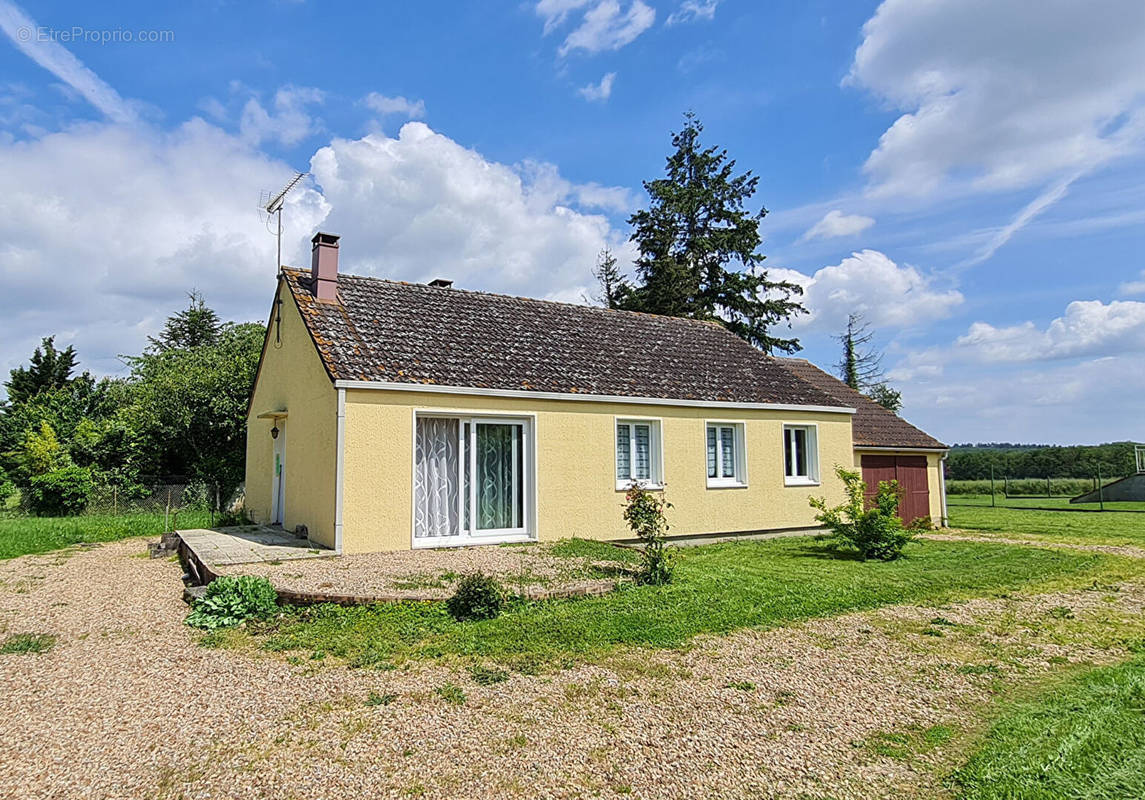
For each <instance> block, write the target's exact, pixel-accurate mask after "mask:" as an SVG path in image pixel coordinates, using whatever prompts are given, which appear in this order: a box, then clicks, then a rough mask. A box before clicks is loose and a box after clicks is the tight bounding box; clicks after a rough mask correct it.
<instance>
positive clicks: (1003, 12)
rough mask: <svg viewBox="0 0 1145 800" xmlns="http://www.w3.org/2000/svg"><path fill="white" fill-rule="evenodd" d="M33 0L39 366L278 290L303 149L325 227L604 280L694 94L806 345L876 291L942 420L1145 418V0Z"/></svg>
mask: <svg viewBox="0 0 1145 800" xmlns="http://www.w3.org/2000/svg"><path fill="white" fill-rule="evenodd" d="M0 30H2V31H3V33H4V34H5V37H4V39H3V41H0V279H2V280H4V282H5V286H6V287H7V291H6V292H4V293H3V294H2V295H0V313H2V314H3V316H4V318H5V320H6V324H5V333H6V335H5V336H4V337H3V340H2V341H0V369H3V370H5V371H6V370H7V369H10V368H11V367H13V366H15V365H16V364H17V363H20V362H21V361H23V360H24V359H26V358H27V356H28V354H29V353H30V352H31V349H32V347H33V346H34V344H35V343H36V342H37V341H38V339H39V337H41V336H43V335H48V334H52V333H55V334H57V336H58V339H59V340H60V341H62V342H74V343H75V344H76V345H77V348H78V349H79V351H80V356H81V360H82V361H83V363H84V365H85V366H87V367H89V368H91V369H92V370H93V371H95V372H98V373H115V372H120V371H122V364H121V363H120V362H119V361H118V359H117V358H116V355H117V354H120V353H132V352H136V351H138V350H139V349H140V348H141V347H142V346H143V344H144V343H145V341H146V338H145V337H146V336H147V335H148V334H149V333H152V332H154V330H155V329H156V328H157V327H158V326H159V325H160V324H161V323H162V320H163V318H164V317H165V316H166V315H167V313H169V312H170V310H172V309H173V308H176V307H178V306H179V305H181V304H182V302H183V295H184V293H185V292H186V291H188V290H190V289H191V288H198V289H199V290H201V291H203V292H204V294H205V295H206V296H207V299H208V301H209V302H210V303H211V304H212V305H214V306H215V307H217V308H218V309H219V310H220V311H221V312H222V313H224V314H225V315H227V316H228V317H231V318H236V319H260V318H262V317H264V316H265V313H266V311H265V309H266V306H267V304H268V302H269V297H270V293H271V291H272V287H273V282H274V240H273V238H272V237H271V236H270V235H269V234H268V233H267V232H266V230H265V228H264V226H263V223H262V222H261V221H260V219H259V215H258V213H257V208H256V206H257V201H258V198H259V193H260V192H262V191H266V190H271V189H274V188H276V187H277V186H279V185H281V184H282V183H284V182H285V181H286V180H287V179H288V178H289V177H290V175H291V170H292V169H295V168H297V169H300V170H307V171H309V172H310V173H311V177H310V178H309V179H308V180H307V183H306V184H305V188H304V189H303V190H302V191H299V192H297V193H296V194H294V195H293V196H292V198H291V203H290V205H289V206H288V207H287V211H286V225H287V240H286V242H285V246H284V247H285V255H286V259H287V260H289V261H291V262H294V263H305V262H306V261H307V245H306V242H307V240H308V239H309V237H310V236H311V235H312V234H313V232H314V231H315V230H317V229H319V228H321V229H323V230H330V231H333V232H337V233H340V234H342V236H343V242H342V258H343V266H344V269H346V270H348V271H353V272H359V273H368V274H375V275H381V276H385V277H391V278H399V279H406V280H427V279H430V278H433V277H438V276H444V277H450V278H453V279H454V280H455V281H456V282H457V285H459V286H461V287H466V288H476V289H486V290H491V291H503V292H511V293H515V294H526V295H531V296H537V297H548V298H552V299H561V300H569V301H579V300H580V299H581V298H582V297H583V296H584V294H585V293H586V292H590V291H591V289H592V287H591V278H590V276H589V270H590V268H591V266H592V262H593V259H594V257H595V254H596V253H597V252H598V251H599V250H600V249H601V248H602V247H604V246H606V245H607V246H610V247H612V248H613V249H614V250H616V251H617V252H618V254H619V255H620V256H621V258H622V260H623V259H625V258H627V257H630V254H631V250H630V245H628V244H627V235H628V229H627V225H626V223H625V219H626V217H627V215H628V214H629V213H631V211H632V210H634V209H635V208H637V207H639V206H640V204H641V203H642V202H643V201H644V195H643V193H642V191H641V181H642V180H645V179H650V178H654V177H657V176H658V175H659V174H661V171H662V169H663V160H664V157H665V155H667V153H668V151H669V135H670V132H671V131H672V130H674V129H676V128H678V127H679V125H680V121H681V119H682V116H681V115H682V113H683V112H684V111H685V110H688V109H691V110H694V111H696V112H697V113H698V114H699V115H700V117H701V119H702V120H703V123H704V125H705V136H706V138H707V141H709V142H711V143H716V144H719V145H722V146H724V147H726V148H727V149H728V150H729V152H730V153H731V155H732V156H733V157H734V158H735V159H736V160H737V161H738V163H739V165H740V166H741V167H743V168H747V169H751V170H752V171H754V172H755V173H756V174H757V175H759V176H760V189H759V193H758V195H757V198H756V199H757V202H758V204H759V205H762V206H766V207H767V208H768V209H769V211H770V212H771V213H770V214H769V215H768V217H767V218H766V220H765V221H764V223H763V226H762V230H763V233H764V236H765V244H764V247H763V252H764V253H765V254H766V255H767V256H768V260H767V265H768V266H769V267H770V268H771V269H772V270H773V272H774V273H775V275H776V276H781V277H784V278H788V279H791V280H796V281H798V282H800V283H801V284H803V285H804V286H805V288H806V304H807V306H808V308H809V310H810V311H811V314H810V315H809V316H808V317H806V318H804V319H801V320H800V321H798V322H797V324H796V326H795V330H796V333H797V335H798V336H800V337H801V339H802V340H803V342H804V344H805V346H806V351H805V353H804V355H806V356H807V357H809V358H811V359H812V360H815V361H817V362H819V363H821V364H824V365H829V364H831V363H832V362H833V361H834V360H835V359H836V358H837V354H836V352H835V351H836V349H837V348H836V345H835V344H834V342H833V341H832V339H831V334H833V333H836V332H837V331H838V330H839V328H840V327H841V326H842V324H843V322H844V321H845V318H846V314H847V313H848V312H849V311H860V312H862V313H863V314H865V316H866V317H867V319H868V320H869V321H870V322H871V324H872V325H873V326H874V327H875V328H876V329H877V333H878V343H879V344H880V346H881V347H883V348H884V349H885V351H886V358H885V366H886V367H887V370H888V373H889V376H890V379H891V382H892V384H894V385H895V386H897V387H899V388H901V389H902V391H903V394H904V398H905V401H906V405H905V408H904V415H905V416H907V417H908V418H909V419H911V420H913V421H915V422H917V423H918V424H920V425H921V426H922V427H924V428H926V429H927V430H929V431H930V432H932V433H934V434H935V435H937V436H939V437H940V438H943V439H945V440H947V441H968V440H973V441H984V440H1010V441H1031V442H1089V441H1101V440H1111V439H1127V438H1133V439H1137V440H1142V439H1145V422H1143V421H1142V420H1143V418H1145V417H1143V415H1142V414H1141V413H1140V408H1141V401H1140V398H1141V397H1145V371H1143V370H1142V369H1141V365H1142V363H1143V361H1142V356H1143V355H1145V257H1143V253H1145V224H1143V223H1145V181H1143V178H1145V152H1143V145H1145V48H1142V47H1140V42H1141V41H1145V6H1142V5H1141V4H1140V3H1137V2H1126V1H1124V0H1102V2H1099V3H1091V4H1077V3H1064V2H1063V3H1044V4H1039V5H1038V7H1037V10H1036V13H1035V12H1034V11H1033V10H1032V7H1031V6H1029V5H1028V4H1021V3H1009V4H1006V3H996V2H987V1H986V0H957V1H956V0H934V2H930V3H926V4H919V3H914V2H907V0H888V2H886V3H883V4H881V5H880V4H877V3H860V2H838V3H827V2H804V3H799V2H775V3H757V2H747V1H746V0H721V1H720V2H713V1H712V0H632V1H631V2H629V0H623V1H622V0H541V2H524V3H465V4H462V3H444V2H442V3H391V4H372V6H365V5H360V4H343V3H322V4H319V3H314V2H269V3H260V2H250V3H224V2H215V3H197V2H191V3H184V4H155V3H147V4H143V3H140V4H133V3H118V4H115V6H114V7H110V6H101V5H99V4H78V3H59V2H55V3H53V2H43V3H37V4H35V5H34V6H33V5H31V4H25V5H13V4H12V3H10V2H8V0H0ZM125 32H127V33H130V36H131V39H132V40H131V41H127V40H125V39H126V38H127V37H126V36H125ZM141 35H142V36H143V37H150V38H157V39H158V40H159V41H139V39H140V37H141ZM107 39H110V40H107Z"/></svg>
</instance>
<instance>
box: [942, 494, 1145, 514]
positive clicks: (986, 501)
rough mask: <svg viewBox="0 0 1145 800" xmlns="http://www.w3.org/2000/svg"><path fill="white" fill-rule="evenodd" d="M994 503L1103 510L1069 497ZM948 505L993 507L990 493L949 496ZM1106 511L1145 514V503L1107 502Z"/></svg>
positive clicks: (997, 497) (998, 499)
mask: <svg viewBox="0 0 1145 800" xmlns="http://www.w3.org/2000/svg"><path fill="white" fill-rule="evenodd" d="M994 503H995V504H996V505H997V506H998V507H1008V508H1061V509H1069V510H1073V511H1078V512H1082V511H1101V510H1102V507H1101V504H1100V503H1071V502H1070V501H1069V498H1068V497H1006V496H1005V495H1002V494H997V495H994ZM946 504H947V506H948V507H949V508H958V507H962V506H986V507H989V506H990V505H991V503H990V495H989V493H987V494H951V495H947V498H946ZM1104 510H1105V511H1143V512H1145V503H1126V502H1118V503H1114V502H1107V503H1106V504H1105V509H1104Z"/></svg>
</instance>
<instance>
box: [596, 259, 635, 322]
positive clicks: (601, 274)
mask: <svg viewBox="0 0 1145 800" xmlns="http://www.w3.org/2000/svg"><path fill="white" fill-rule="evenodd" d="M592 277H594V278H596V282H597V285H598V286H599V287H600V289H599V291H598V292H597V294H596V295H595V296H594V297H593V298H591V299H592V300H594V301H596V302H597V303H599V304H600V305H602V306H604V307H605V308H620V304H621V302H622V301H623V300H624V298H625V297H627V295H628V293H629V292H631V291H632V287H630V286H629V285H628V281H627V280H626V279H625V277H624V274H623V273H622V272H621V271H620V269H619V268H618V267H617V266H616V256H614V255H613V254H612V251H611V250H609V249H608V248H607V247H606V248H604V249H603V250H601V251H600V255H598V256H597V257H596V266H595V267H593V269H592Z"/></svg>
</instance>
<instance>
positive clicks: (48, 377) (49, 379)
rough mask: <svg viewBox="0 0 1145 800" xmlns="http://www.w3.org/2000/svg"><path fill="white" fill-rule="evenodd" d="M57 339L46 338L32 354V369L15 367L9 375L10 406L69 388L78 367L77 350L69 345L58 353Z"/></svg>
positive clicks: (53, 337)
mask: <svg viewBox="0 0 1145 800" xmlns="http://www.w3.org/2000/svg"><path fill="white" fill-rule="evenodd" d="M55 341H56V337H55V336H47V337H44V339H42V340H41V341H40V346H39V347H37V348H36V350H35V352H33V353H32V358H31V366H28V367H16V369H14V370H12V371H11V372H9V373H8V375H9V378H8V381H7V383H5V384H4V388H5V389H7V390H8V403H9V404H10V405H17V404H19V403H23V402H25V401H26V400H29V399H30V398H32V397H35V396H36V395H38V394H40V393H41V392H44V391H48V390H52V389H62V388H64V387H65V386H67V384H68V381H69V380H70V378H71V375H72V370H74V369H75V367H76V363H77V361H76V349H75V347H74V346H72V345H68V346H67V348H66V349H64V350H57V349H56V345H55Z"/></svg>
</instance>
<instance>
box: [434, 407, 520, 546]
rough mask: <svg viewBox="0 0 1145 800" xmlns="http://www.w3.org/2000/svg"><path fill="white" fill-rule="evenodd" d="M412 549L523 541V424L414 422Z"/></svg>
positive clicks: (501, 421)
mask: <svg viewBox="0 0 1145 800" xmlns="http://www.w3.org/2000/svg"><path fill="white" fill-rule="evenodd" d="M415 427H416V430H415V441H414V498H413V499H414V531H413V533H414V542H413V543H414V546H418V547H441V546H443V545H451V544H483V543H488V542H499V541H515V540H523V539H528V538H529V535H530V531H529V525H528V518H529V508H530V507H531V504H532V497H531V494H530V493H529V491H528V483H529V481H528V480H527V476H528V474H529V471H528V465H529V462H530V460H531V457H532V456H531V443H530V435H529V429H530V421H529V420H524V419H500V418H483V417H433V416H420V415H419V416H418V418H417V423H416V426H415Z"/></svg>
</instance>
